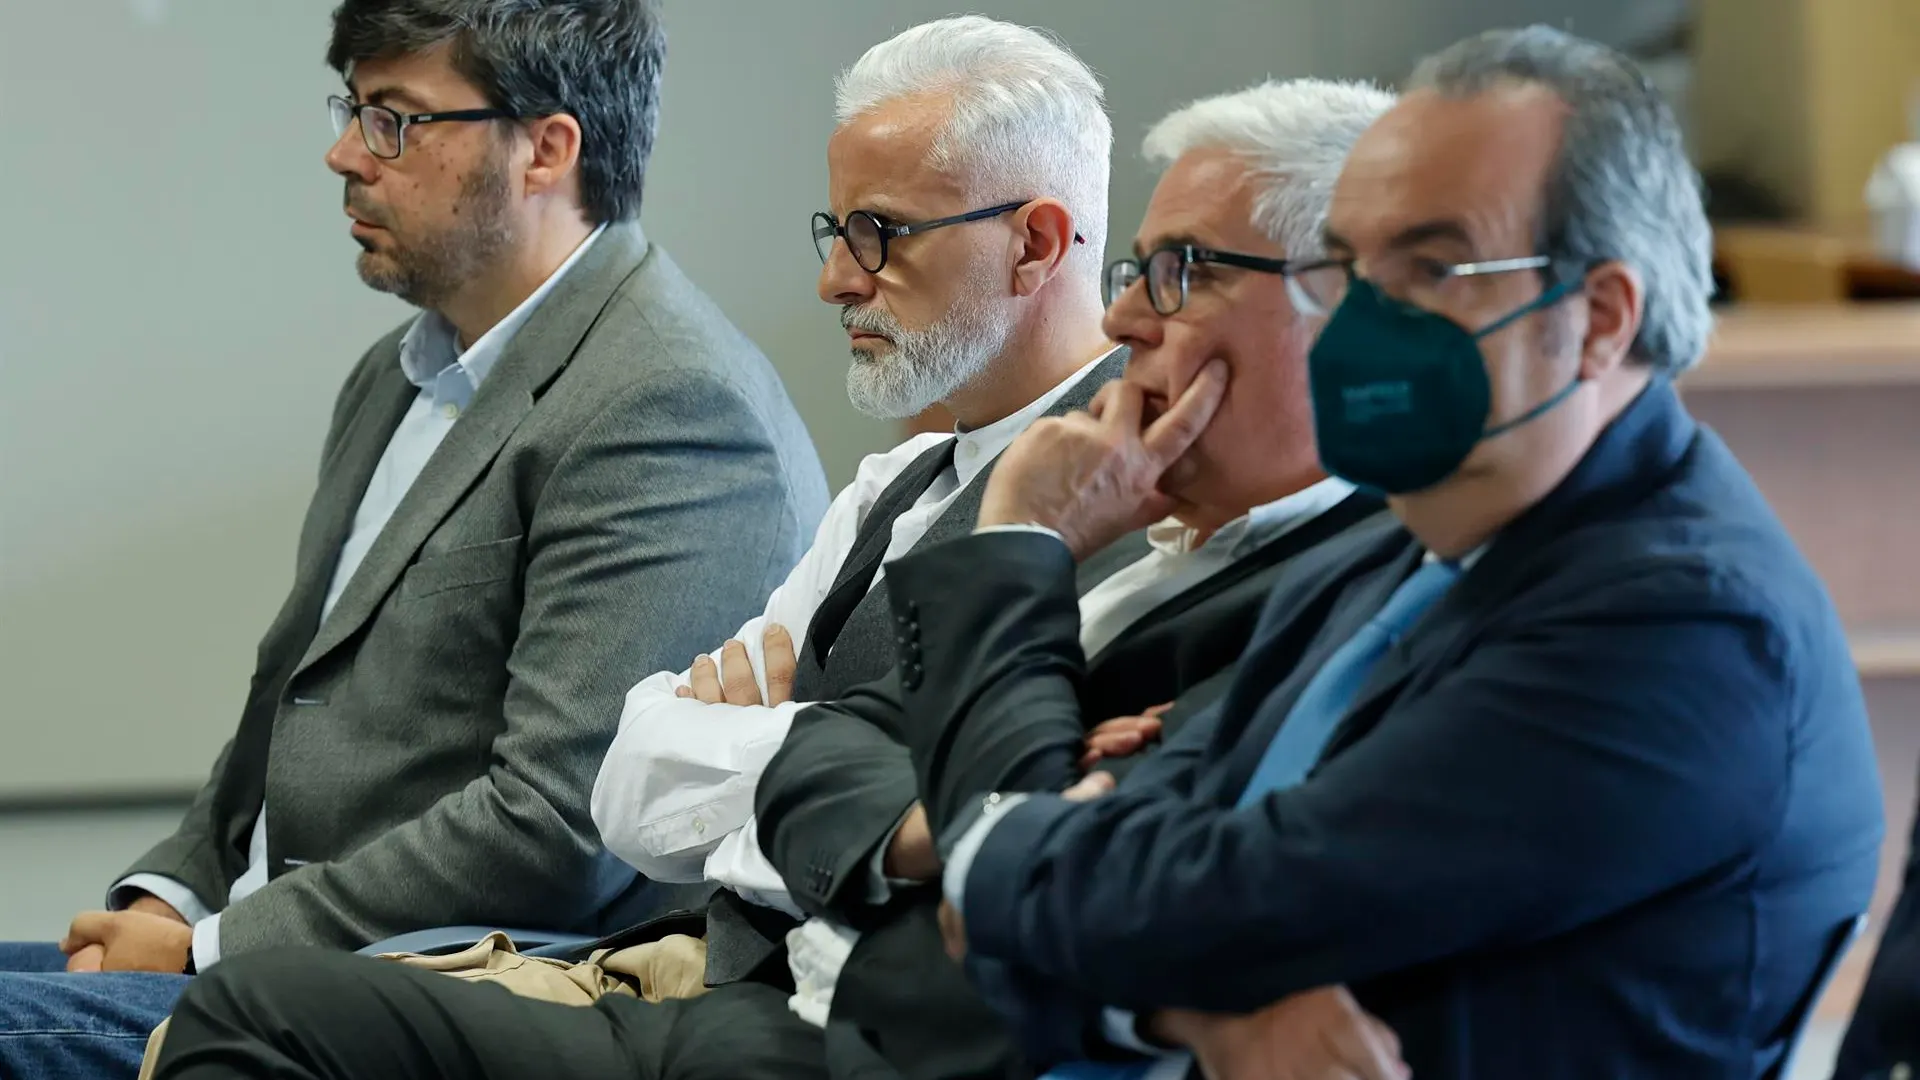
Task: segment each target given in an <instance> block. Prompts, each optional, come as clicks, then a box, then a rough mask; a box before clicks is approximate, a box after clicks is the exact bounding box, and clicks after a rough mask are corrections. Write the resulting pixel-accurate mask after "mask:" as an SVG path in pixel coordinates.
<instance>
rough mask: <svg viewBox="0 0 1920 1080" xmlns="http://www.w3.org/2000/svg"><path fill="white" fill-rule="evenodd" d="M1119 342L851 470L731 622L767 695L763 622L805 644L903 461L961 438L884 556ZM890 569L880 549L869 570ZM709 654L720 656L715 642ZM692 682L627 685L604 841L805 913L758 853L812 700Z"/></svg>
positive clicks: (682, 873)
mask: <svg viewBox="0 0 1920 1080" xmlns="http://www.w3.org/2000/svg"><path fill="white" fill-rule="evenodd" d="M1110 354H1111V353H1110V352H1109V353H1107V354H1103V355H1101V356H1100V357H1098V358H1096V359H1094V360H1092V361H1090V362H1088V363H1087V364H1086V365H1085V366H1084V367H1082V368H1081V369H1080V370H1079V371H1077V372H1075V373H1074V374H1073V375H1071V376H1069V377H1068V378H1067V379H1066V380H1064V381H1063V382H1061V383H1060V384H1059V385H1058V386H1055V387H1054V388H1053V389H1051V390H1049V391H1047V393H1046V394H1044V395H1042V396H1041V397H1040V398H1038V399H1036V400H1035V401H1033V402H1032V403H1031V404H1029V405H1027V407H1026V408H1023V409H1021V410H1020V411H1019V412H1016V413H1014V414H1012V415H1010V416H1007V417H1005V418H1004V419H1001V420H998V421H995V422H994V423H992V424H988V425H986V426H984V427H980V428H975V429H973V430H971V431H963V432H960V433H958V434H957V435H939V434H927V435H918V436H915V437H914V438H912V439H909V440H907V441H906V442H905V443H902V444H901V445H899V446H897V447H895V448H894V449H892V450H890V451H888V452H886V453H884V454H874V455H872V456H870V457H868V458H867V459H866V460H864V461H862V462H861V463H860V468H859V470H858V472H857V474H856V475H855V477H854V481H853V483H851V484H849V485H848V486H847V487H846V488H845V489H844V490H842V491H841V492H840V494H839V495H838V496H836V497H835V498H834V500H833V504H832V505H831V506H829V507H828V508H827V513H826V516H825V517H824V518H823V519H822V520H821V522H820V528H819V530H818V531H817V532H816V533H815V534H814V541H813V546H812V547H810V548H808V549H807V553H806V554H805V555H803V556H801V558H800V562H799V564H798V565H796V566H795V567H794V568H793V571H792V572H791V573H789V574H788V575H787V579H786V581H784V582H782V583H781V585H780V587H779V588H777V589H775V590H774V591H773V595H772V596H770V597H769V598H768V599H767V607H766V610H765V611H763V612H762V613H761V614H760V615H759V616H757V617H755V618H753V619H751V620H749V621H748V622H747V624H746V625H745V626H742V627H741V628H740V630H739V631H738V632H737V633H736V634H735V635H734V640H737V641H739V642H740V643H741V644H743V645H745V646H746V649H747V656H748V659H749V660H750V661H751V662H752V665H753V674H754V679H755V681H756V682H758V684H759V686H760V693H761V696H762V698H763V699H764V698H765V696H766V664H765V655H764V646H763V643H762V637H763V635H764V634H765V632H766V628H767V626H768V625H769V624H774V623H777V624H779V625H781V626H783V627H785V628H786V629H787V632H788V633H789V634H791V635H792V636H793V640H794V647H795V649H796V650H798V649H803V648H804V647H805V640H804V638H805V635H806V632H807V628H808V625H809V624H810V623H812V621H813V613H814V609H816V608H817V607H819V605H820V603H821V602H822V601H823V600H825V599H826V596H827V593H828V592H829V591H831V589H832V588H833V582H834V579H835V578H836V577H837V576H838V575H839V573H840V566H841V563H842V562H844V561H845V560H846V557H847V553H848V552H849V551H850V550H852V547H853V541H854V538H855V537H856V536H857V535H858V534H859V532H860V525H861V523H862V522H863V521H865V520H866V516H867V512H868V511H869V510H870V509H872V507H873V503H874V500H875V499H877V498H878V497H879V496H880V493H881V492H882V491H884V490H885V489H886V487H887V485H888V484H890V483H892V482H893V479H894V477H896V476H898V475H899V473H900V471H901V470H903V469H905V468H906V467H907V466H908V465H909V464H911V463H912V462H913V461H914V459H916V458H918V457H919V456H920V455H921V454H922V453H924V452H926V450H927V449H928V448H929V447H932V446H934V445H935V444H937V443H939V442H940V441H942V440H944V439H949V438H950V439H954V440H955V446H954V453H953V464H952V465H951V466H950V467H949V468H947V469H946V470H945V471H943V472H942V473H941V474H940V475H939V476H938V477H936V478H935V479H934V481H933V484H932V486H931V487H929V488H928V489H927V490H926V491H925V492H924V493H922V494H921V495H920V497H919V498H918V499H917V500H915V502H914V504H913V505H912V506H911V507H910V508H908V509H907V510H906V511H905V512H903V513H901V514H900V516H899V517H897V518H895V519H894V523H893V531H892V534H891V535H890V536H889V537H888V542H887V550H886V554H885V556H884V558H886V559H894V558H898V557H899V556H901V555H904V554H906V552H907V550H908V549H909V548H911V547H912V546H913V545H914V544H915V543H917V542H918V541H919V539H920V537H921V536H923V535H925V533H926V531H927V529H928V527H929V526H931V525H932V524H933V522H934V521H935V520H936V519H938V518H939V517H940V515H941V514H943V513H945V512H946V509H947V507H948V506H950V505H952V503H953V501H954V499H955V498H957V497H958V496H959V494H960V491H961V489H962V488H964V487H966V485H967V484H969V483H971V482H972V481H973V479H974V478H975V477H977V476H979V475H980V472H981V470H982V469H984V468H986V466H987V463H988V462H991V461H992V460H993V459H994V458H995V457H997V456H998V455H999V454H1000V452H1001V451H1002V450H1004V449H1006V448H1007V445H1008V444H1009V443H1011V442H1013V440H1014V438H1015V437H1016V436H1018V435H1019V434H1020V433H1021V432H1022V431H1025V430H1026V429H1027V426H1028V425H1030V424H1031V423H1033V421H1034V420H1036V419H1038V418H1039V417H1040V416H1042V415H1043V414H1045V413H1046V412H1047V410H1049V409H1051V408H1053V406H1054V403H1055V402H1057V401H1059V399H1060V397H1061V396H1062V395H1064V394H1065V393H1066V392H1067V391H1068V390H1069V389H1071V388H1072V387H1073V385H1074V384H1075V383H1077V382H1079V381H1080V379H1082V378H1083V377H1085V376H1086V374H1087V373H1088V372H1090V371H1092V370H1093V368H1094V367H1095V366H1097V365H1098V364H1099V363H1100V361H1102V360H1105V359H1106V357H1107V355H1110ZM885 574H886V567H885V565H884V563H883V564H882V566H881V568H880V571H879V572H878V573H876V574H875V575H874V578H873V584H874V585H878V584H879V583H880V581H881V580H882V579H883V578H884V576H885ZM869 588H871V586H869ZM710 655H711V656H712V658H713V661H714V663H716V664H718V663H719V662H720V651H719V650H718V649H716V650H715V651H714V652H712V653H711V654H710ZM685 685H688V672H686V671H682V672H678V673H672V672H659V673H657V674H654V675H650V676H648V677H647V678H645V679H642V680H641V681H640V682H639V683H638V684H636V685H635V686H634V687H633V689H631V690H629V691H627V698H626V704H625V706H624V707H623V708H622V709H621V712H620V730H619V733H618V734H617V735H615V736H614V740H613V745H612V747H611V748H610V749H609V750H608V752H607V757H606V760H605V761H604V762H603V763H602V764H601V766H600V774H599V776H598V778H597V779H595V781H594V785H593V821H594V824H595V825H597V826H598V827H599V829H600V838H601V842H602V843H604V844H606V845H607V850H609V851H611V852H613V853H614V854H615V855H617V856H619V857H620V858H621V859H623V860H625V861H626V862H628V863H630V864H631V865H632V866H633V867H634V868H636V869H638V870H639V871H640V872H641V873H642V874H644V875H646V876H647V877H649V878H652V879H653V880H655V881H702V880H706V881H715V882H719V883H720V884H722V885H725V886H727V887H729V888H731V889H733V890H734V891H736V892H738V893H740V894H741V895H742V896H744V897H746V898H747V899H749V900H752V901H754V902H755V903H758V904H761V905H762V906H765V907H773V908H779V909H781V910H783V911H786V912H788V913H789V914H793V915H798V914H800V912H799V909H798V908H796V907H795V906H794V905H793V901H792V900H791V899H790V898H789V897H788V895H787V891H786V886H785V884H784V883H783V882H782V881H781V880H780V875H779V873H778V872H776V871H775V870H774V868H773V865H772V864H771V863H769V862H768V861H767V859H766V857H765V856H764V855H762V854H761V853H760V844H759V840H758V837H757V834H756V830H755V828H754V824H753V789H754V785H755V784H757V783H758V782H759V779H760V774H761V772H762V771H763V770H765V768H766V766H767V762H768V761H771V760H772V759H773V755H774V752H775V751H777V750H779V749H780V743H781V741H782V740H784V739H785V738H786V736H787V728H788V726H789V725H790V724H791V723H792V722H793V716H794V714H795V713H797V712H799V711H800V710H801V709H803V708H805V707H806V706H807V704H808V703H807V702H788V703H786V704H784V705H775V706H764V705H724V704H720V705H708V704H704V703H702V702H699V701H696V700H693V699H691V698H682V697H677V696H675V694H674V691H675V689H676V688H678V687H681V686H685Z"/></svg>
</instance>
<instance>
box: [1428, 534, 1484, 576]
mask: <svg viewBox="0 0 1920 1080" xmlns="http://www.w3.org/2000/svg"><path fill="white" fill-rule="evenodd" d="M1492 546H1493V541H1491V540H1489V541H1487V542H1486V543H1484V544H1481V545H1480V546H1479V547H1477V548H1474V549H1473V550H1472V551H1469V552H1467V553H1466V554H1465V555H1462V556H1460V557H1459V558H1457V559H1455V560H1453V562H1454V565H1456V566H1458V567H1459V568H1460V569H1461V571H1462V572H1463V573H1464V572H1465V571H1468V570H1471V569H1473V564H1474V563H1477V562H1479V561H1480V556H1482V555H1485V554H1486V553H1487V549H1488V548H1490V547H1492ZM1439 558H1440V556H1438V555H1435V554H1434V553H1433V552H1431V551H1428V552H1426V553H1425V554H1423V555H1421V556H1420V561H1421V562H1422V563H1430V562H1437V561H1438V560H1439Z"/></svg>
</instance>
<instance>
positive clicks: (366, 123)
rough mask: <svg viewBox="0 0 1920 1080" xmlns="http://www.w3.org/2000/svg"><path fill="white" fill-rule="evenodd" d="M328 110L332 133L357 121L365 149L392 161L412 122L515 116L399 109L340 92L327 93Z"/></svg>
mask: <svg viewBox="0 0 1920 1080" xmlns="http://www.w3.org/2000/svg"><path fill="white" fill-rule="evenodd" d="M327 111H328V112H330V113H331V114H332V115H333V137H334V138H335V139H338V138H340V136H342V135H345V134H346V133H347V127H348V126H349V125H351V124H352V123H353V122H354V121H355V120H356V119H357V120H359V121H360V138H361V139H362V140H363V141H365V142H366V144H367V152H368V153H370V154H372V155H373V156H374V157H377V158H383V159H385V160H387V161H392V160H393V159H394V158H397V157H399V156H400V152H401V151H402V150H405V149H406V148H407V129H408V128H410V127H412V126H413V125H415V124H443V123H447V122H448V121H454V120H517V119H519V117H517V116H515V115H514V114H513V113H510V112H508V111H506V110H505V109H453V110H450V111H448V112H430V113H411V114H409V113H402V112H395V111H394V110H392V109H389V108H387V107H386V106H385V105H368V104H366V103H364V102H353V101H348V100H347V99H346V98H343V97H341V96H340V95H339V94H332V95H329V96H328V98H327Z"/></svg>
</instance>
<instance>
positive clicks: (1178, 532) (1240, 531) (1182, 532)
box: [1147, 476, 1353, 558]
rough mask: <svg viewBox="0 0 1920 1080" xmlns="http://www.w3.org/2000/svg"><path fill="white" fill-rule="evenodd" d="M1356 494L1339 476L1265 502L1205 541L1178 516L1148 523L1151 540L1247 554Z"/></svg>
mask: <svg viewBox="0 0 1920 1080" xmlns="http://www.w3.org/2000/svg"><path fill="white" fill-rule="evenodd" d="M1352 494H1353V485H1352V484H1349V483H1347V482H1346V481H1345V480H1342V479H1340V478H1338V477H1333V476H1329V477H1327V478H1326V479H1325V480H1322V481H1320V482H1319V483H1317V484H1313V485H1310V486H1308V487H1304V488H1301V489H1300V490H1299V491H1296V492H1294V493H1293V494H1291V495H1287V496H1284V497H1282V498H1278V499H1275V500H1273V501H1272V502H1270V503H1263V504H1261V505H1259V506H1256V507H1254V508H1253V509H1252V510H1249V511H1247V512H1246V513H1244V514H1242V515H1240V516H1239V517H1237V518H1234V519H1233V520H1232V521H1229V522H1227V523H1226V524H1225V525H1222V526H1221V527H1220V528H1219V529H1217V530H1215V532H1214V534H1213V535H1212V536H1209V537H1207V539H1206V542H1205V543H1201V544H1195V543H1194V542H1193V539H1194V537H1195V536H1197V535H1198V534H1199V530H1197V529H1194V528H1192V527H1191V526H1188V525H1187V524H1185V523H1184V522H1182V521H1180V519H1178V518H1166V519H1164V520H1162V521H1160V522H1157V523H1155V524H1153V525H1149V526H1148V527H1147V543H1148V544H1149V545H1151V546H1152V547H1153V549H1154V550H1155V551H1158V552H1160V553H1162V554H1164V555H1185V554H1187V553H1189V552H1192V551H1199V550H1203V549H1205V548H1210V547H1217V546H1222V545H1224V546H1225V548H1226V551H1227V553H1228V554H1229V555H1231V556H1232V557H1234V558H1239V557H1240V556H1242V555H1244V554H1246V553H1247V552H1248V551H1251V550H1253V549H1254V548H1257V547H1259V546H1261V545H1262V544H1265V543H1267V542H1268V541H1270V540H1275V539H1278V538H1279V537H1281V536H1283V535H1285V534H1286V533H1289V532H1291V531H1293V530H1294V529H1297V528H1299V527H1300V526H1302V525H1305V524H1306V523H1307V522H1309V521H1312V520H1313V519H1314V518H1317V517H1319V516H1320V515H1321V514H1324V513H1326V512H1327V511H1328V510H1331V509H1333V508H1334V507H1335V506H1338V505H1339V504H1340V503H1341V502H1342V501H1343V500H1345V499H1346V497H1347V496H1349V495H1352Z"/></svg>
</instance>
